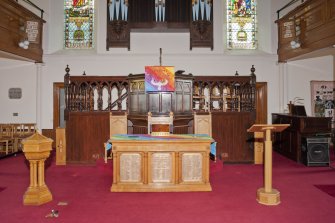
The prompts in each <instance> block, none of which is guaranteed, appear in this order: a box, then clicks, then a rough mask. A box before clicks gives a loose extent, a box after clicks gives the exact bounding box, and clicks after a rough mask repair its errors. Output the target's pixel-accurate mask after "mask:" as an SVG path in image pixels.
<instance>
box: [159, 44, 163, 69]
mask: <svg viewBox="0 0 335 223" xmlns="http://www.w3.org/2000/svg"><path fill="white" fill-rule="evenodd" d="M159 66H162V48H159Z"/></svg>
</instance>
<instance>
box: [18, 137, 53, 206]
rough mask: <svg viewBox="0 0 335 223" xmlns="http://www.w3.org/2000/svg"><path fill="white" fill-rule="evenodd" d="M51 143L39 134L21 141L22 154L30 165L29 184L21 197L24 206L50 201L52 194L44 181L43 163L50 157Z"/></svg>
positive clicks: (50, 140)
mask: <svg viewBox="0 0 335 223" xmlns="http://www.w3.org/2000/svg"><path fill="white" fill-rule="evenodd" d="M52 141H53V140H52V139H49V138H47V137H45V136H43V135H41V134H39V133H35V134H34V135H32V136H30V137H28V138H26V139H24V140H23V141H22V144H23V152H24V155H25V157H26V159H27V160H28V161H29V165H30V184H29V187H28V189H27V190H26V192H25V194H24V195H23V204H24V205H41V204H44V203H47V202H49V201H52V194H51V192H50V190H49V188H48V187H47V185H46V184H45V181H44V175H45V174H44V162H45V160H46V159H47V158H48V157H49V156H50V151H51V150H52V146H51V144H52Z"/></svg>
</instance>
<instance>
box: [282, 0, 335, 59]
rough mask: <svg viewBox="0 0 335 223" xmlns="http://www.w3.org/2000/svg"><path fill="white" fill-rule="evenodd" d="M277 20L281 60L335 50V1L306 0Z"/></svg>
mask: <svg viewBox="0 0 335 223" xmlns="http://www.w3.org/2000/svg"><path fill="white" fill-rule="evenodd" d="M276 23H277V24H278V60H279V61H280V62H285V61H288V60H293V59H299V58H308V57H313V56H320V55H327V54H331V53H334V49H333V46H334V44H335V1H333V0H308V1H305V3H303V4H301V5H299V6H298V7H297V8H295V9H294V10H292V11H291V12H289V13H288V14H287V15H285V16H283V17H282V18H280V19H279V20H277V21H276ZM321 50H322V51H321Z"/></svg>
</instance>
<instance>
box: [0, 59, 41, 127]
mask: <svg viewBox="0 0 335 223" xmlns="http://www.w3.org/2000/svg"><path fill="white" fill-rule="evenodd" d="M35 74H36V66H35V64H34V63H29V62H18V61H14V60H7V59H1V60H0V77H1V81H0V106H1V107H0V123H18V122H25V123H31V122H35V120H36V75H35ZM9 88H21V89H22V98H21V99H9V96H8V90H9ZM13 113H18V116H13Z"/></svg>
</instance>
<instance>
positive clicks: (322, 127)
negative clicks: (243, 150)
mask: <svg viewBox="0 0 335 223" xmlns="http://www.w3.org/2000/svg"><path fill="white" fill-rule="evenodd" d="M272 124H290V127H288V128H287V129H286V130H284V131H283V132H280V133H275V134H274V140H273V142H274V147H273V148H274V149H275V150H276V151H277V152H279V153H281V154H283V155H284V156H286V157H288V158H290V159H292V160H294V161H297V162H301V160H302V159H301V141H302V137H315V136H322V135H324V136H325V137H330V133H331V118H328V117H305V116H295V115H289V114H277V113H274V114H272Z"/></svg>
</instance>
